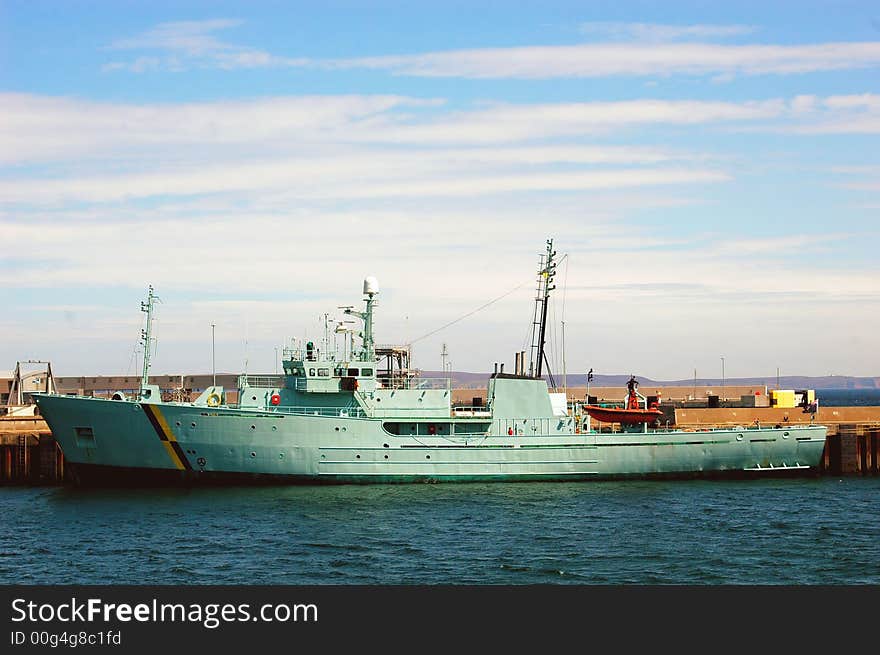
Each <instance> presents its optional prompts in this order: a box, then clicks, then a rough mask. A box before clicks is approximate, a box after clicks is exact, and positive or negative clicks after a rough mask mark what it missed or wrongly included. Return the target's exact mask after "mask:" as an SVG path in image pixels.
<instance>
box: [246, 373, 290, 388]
mask: <svg viewBox="0 0 880 655" xmlns="http://www.w3.org/2000/svg"><path fill="white" fill-rule="evenodd" d="M283 386H284V376H283V375H239V376H238V388H239V389H243V388H244V387H264V388H269V389H275V388H277V389H280V388H282V387H283Z"/></svg>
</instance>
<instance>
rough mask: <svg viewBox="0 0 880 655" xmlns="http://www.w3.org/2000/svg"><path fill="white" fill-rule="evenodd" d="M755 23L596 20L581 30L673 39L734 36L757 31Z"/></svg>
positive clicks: (621, 36) (634, 37)
mask: <svg viewBox="0 0 880 655" xmlns="http://www.w3.org/2000/svg"><path fill="white" fill-rule="evenodd" d="M757 29H758V28H757V27H755V26H753V25H709V24H695V25H670V24H662V23H621V22H613V21H594V22H590V23H583V24H582V25H581V32H583V33H584V34H598V35H601V36H604V37H610V38H614V39H621V40H623V39H625V40H630V39H632V40H637V41H671V40H675V39H687V38H700V39H704V38H711V37H716V38H717V37H721V38H725V37H733V36H742V35H744V34H751V33H753V32H756V31H757Z"/></svg>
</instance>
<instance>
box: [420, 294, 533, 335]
mask: <svg viewBox="0 0 880 655" xmlns="http://www.w3.org/2000/svg"><path fill="white" fill-rule="evenodd" d="M530 283H531V280H529V281H528V282H523V283H522V284H520V285H519V286H517V287H514V288H513V289H511V290H510V291H508V292H507V293H505V294H503V295H500V296H498V297H497V298H493V299H492V300H490V301H489V302H487V303H486V304H485V305H480V306H479V307H477V308H476V309H474V310H473V311H470V312H468V313H467V314H465V315H463V316H459V317H458V318H457V319H455V320H454V321H449V323H447V324H446V325H441V326H440V327H438V328H437V329H435V330H431V331H430V332H428V333H427V334H423V335H422V336H420V337H417V338H415V339H413V340H412V341H410V342H408V343H407V345H408V346H411V345H412V344H414V343H415V342H416V341H421V340H422V339H427V338H428V337H430V336H432V335H434V334H437V333H438V332H440V331H441V330H445V329H446V328H448V327H451V326H453V325H455V324H456V323H458V322H459V321H463V320H464V319H466V318H469V317H471V316H473V315H474V314H476V313H477V312H479V311H482V310H484V309H486V307H489V306H490V305H494V304H495V303H496V302H498V301H499V300H503V299H504V298H507V296H509V295H510V294H512V293H513V292H515V291H519V290H520V289H522V288H523V287H524V286H526V285H527V284H530Z"/></svg>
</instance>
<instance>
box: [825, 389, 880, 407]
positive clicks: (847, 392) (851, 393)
mask: <svg viewBox="0 0 880 655" xmlns="http://www.w3.org/2000/svg"><path fill="white" fill-rule="evenodd" d="M816 396H817V397H818V398H819V404H820V405H821V406H822V407H859V406H864V405H873V406H877V405H880V389H816Z"/></svg>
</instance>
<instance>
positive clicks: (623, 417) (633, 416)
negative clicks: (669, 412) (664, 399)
mask: <svg viewBox="0 0 880 655" xmlns="http://www.w3.org/2000/svg"><path fill="white" fill-rule="evenodd" d="M584 411H585V412H586V413H587V414H589V415H590V416H591V417H593V418H594V419H596V420H597V421H601V422H602V423H620V424H621V425H638V424H640V423H653V422H654V421H656V420H657V419H659V418H661V417H662V416H663V412H661V411H660V410H659V409H626V408H624V407H597V406H595V405H585V406H584Z"/></svg>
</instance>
